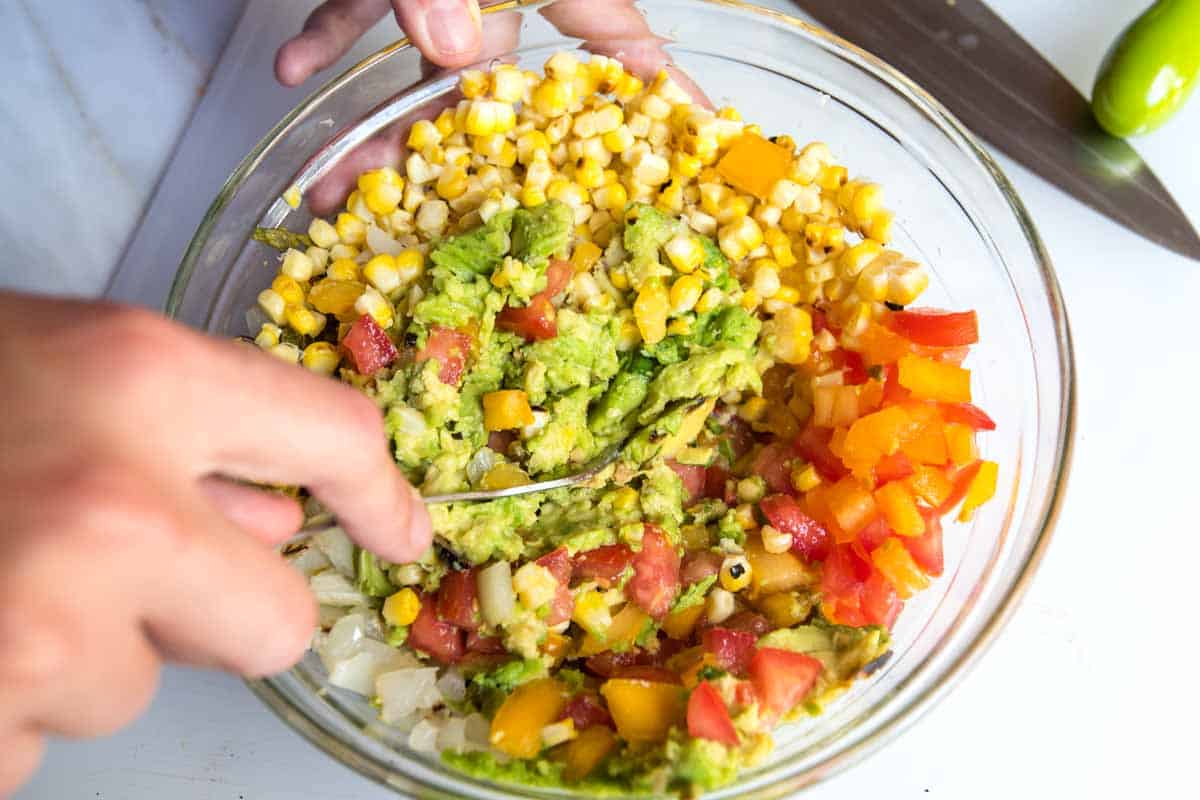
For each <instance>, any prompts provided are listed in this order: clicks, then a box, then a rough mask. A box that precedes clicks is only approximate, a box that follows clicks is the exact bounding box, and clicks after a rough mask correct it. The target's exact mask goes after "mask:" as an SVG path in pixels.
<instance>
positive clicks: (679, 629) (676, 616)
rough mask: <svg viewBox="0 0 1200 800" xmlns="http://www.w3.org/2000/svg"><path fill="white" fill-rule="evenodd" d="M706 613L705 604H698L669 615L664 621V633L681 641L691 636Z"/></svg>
mask: <svg viewBox="0 0 1200 800" xmlns="http://www.w3.org/2000/svg"><path fill="white" fill-rule="evenodd" d="M703 613H704V603H697V604H696V605H694V606H689V607H688V608H685V609H682V610H680V611H676V612H674V613H672V614H668V615H667V618H666V619H664V620H663V624H662V629H663V633H665V634H666V635H667V636H669V637H671V638H672V639H679V640H680V641H682V640H685V639H687V638H688V637H689V636H691V634H692V631H693V630H694V629H695V627H696V623H698V622H699V621H700V616H701V615H702V614H703Z"/></svg>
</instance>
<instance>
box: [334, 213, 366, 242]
mask: <svg viewBox="0 0 1200 800" xmlns="http://www.w3.org/2000/svg"><path fill="white" fill-rule="evenodd" d="M334 228H335V229H337V235H338V239H340V240H341V241H342V243H343V244H348V245H352V246H354V247H358V246H359V245H361V244H362V243H363V242H365V241H366V240H367V225H366V223H364V222H363V221H362V220H361V219H359V218H358V217H356V216H354V215H353V214H350V213H348V212H342V213H341V214H338V215H337V221H336V222H335V223H334Z"/></svg>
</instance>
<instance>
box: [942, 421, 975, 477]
mask: <svg viewBox="0 0 1200 800" xmlns="http://www.w3.org/2000/svg"><path fill="white" fill-rule="evenodd" d="M945 435H946V451H947V453H949V455H950V460H951V461H953V462H954V463H955V464H957V465H958V466H960V467H961V466H963V465H964V464H970V463H971V462H972V461H974V460H975V459H977V458H979V453H978V452H977V450H976V447H975V431H973V430H971V429H970V428H969V427H968V426H966V425H963V424H962V423H961V422H948V423H946V428H945Z"/></svg>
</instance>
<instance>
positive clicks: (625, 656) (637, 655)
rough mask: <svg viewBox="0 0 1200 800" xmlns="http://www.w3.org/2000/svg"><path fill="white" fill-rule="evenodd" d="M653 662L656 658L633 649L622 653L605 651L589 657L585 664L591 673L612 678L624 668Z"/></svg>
mask: <svg viewBox="0 0 1200 800" xmlns="http://www.w3.org/2000/svg"><path fill="white" fill-rule="evenodd" d="M653 660H654V658H653V657H652V656H651V655H650V654H649V653H647V652H646V651H644V650H642V649H641V648H638V647H631V648H630V649H628V650H625V651H623V652H620V653H618V652H616V651H615V650H605V651H604V652H603V653H597V654H596V655H594V656H589V657H588V658H587V660H585V661H584V662H583V664H584V666H585V667H587V669H588V671H589V672H591V673H593V674H595V675H599V676H600V677H602V678H611V677H612V676H613V675H615V674H616V672H617V670H618V669H621V668H622V667H628V666H632V665H634V664H643V665H644V664H650V663H651V662H652V661H653Z"/></svg>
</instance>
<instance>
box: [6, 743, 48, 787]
mask: <svg viewBox="0 0 1200 800" xmlns="http://www.w3.org/2000/svg"><path fill="white" fill-rule="evenodd" d="M45 750H46V740H45V738H43V737H42V736H41V735H40V734H37V733H34V732H33V731H31V730H19V731H13V732H9V733H5V732H0V753H3V754H4V757H3V758H0V797H8V793H9V792H12V791H14V790H16V788H17V787H18V786H20V785H21V784H22V783H24V782H25V781H27V780H28V779H29V778H30V777H32V775H33V771H34V770H35V769H37V765H38V764H39V763H40V762H41V760H42V753H43V752H45Z"/></svg>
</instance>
